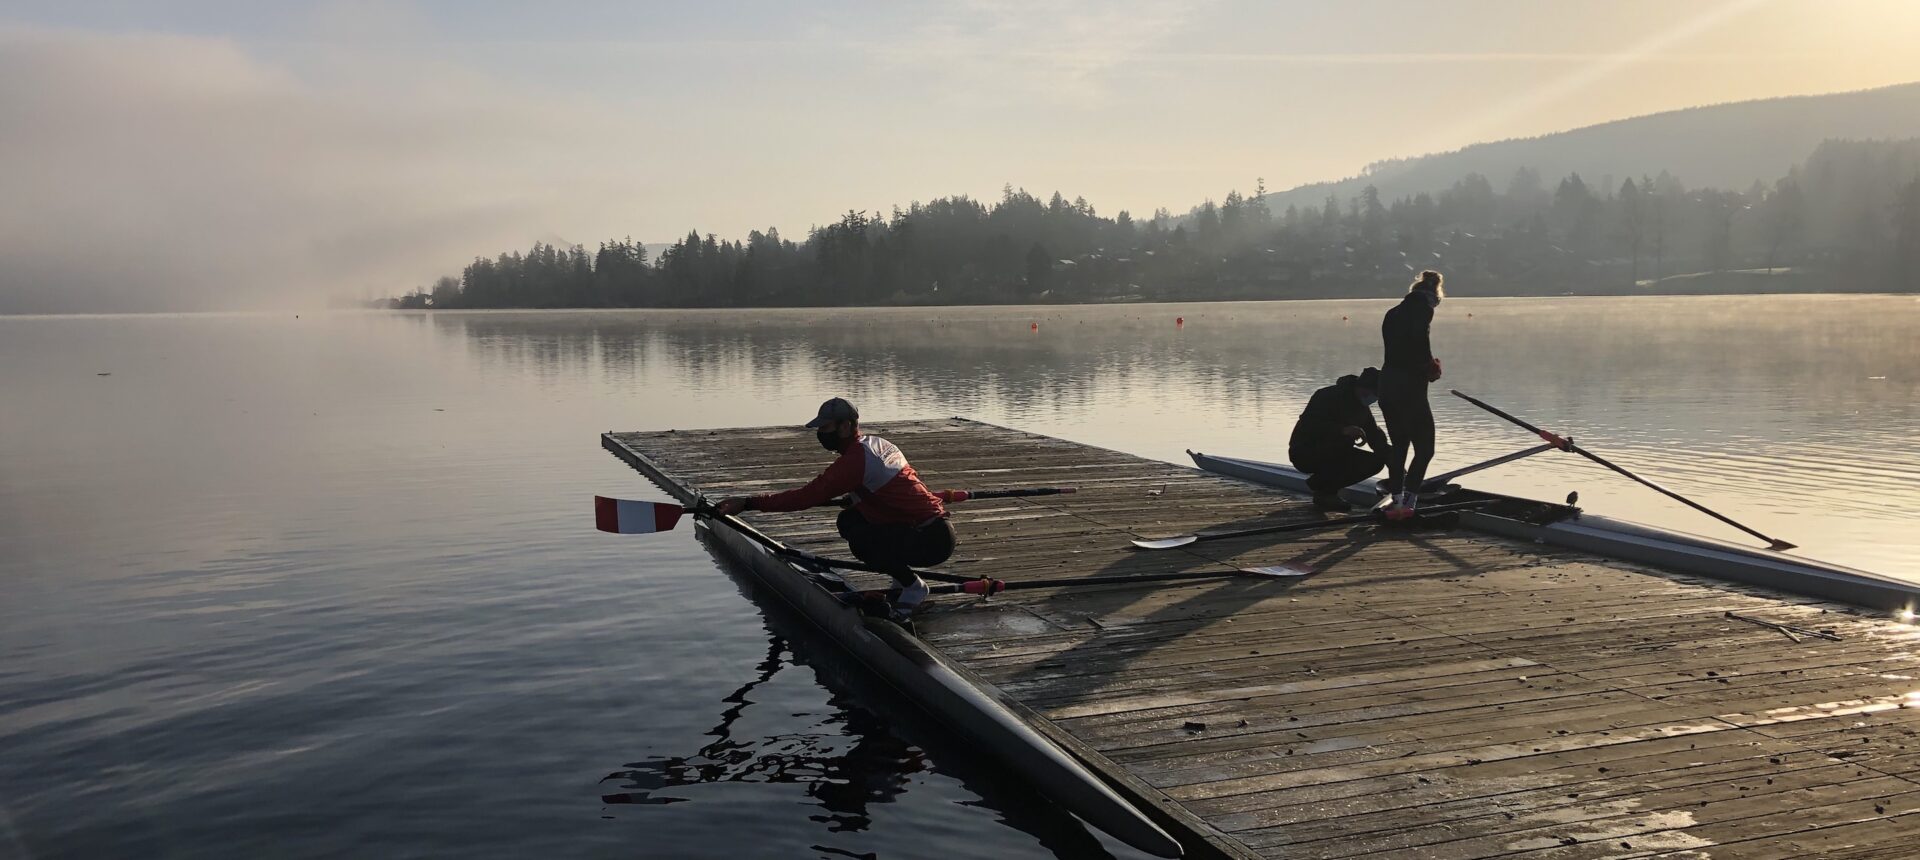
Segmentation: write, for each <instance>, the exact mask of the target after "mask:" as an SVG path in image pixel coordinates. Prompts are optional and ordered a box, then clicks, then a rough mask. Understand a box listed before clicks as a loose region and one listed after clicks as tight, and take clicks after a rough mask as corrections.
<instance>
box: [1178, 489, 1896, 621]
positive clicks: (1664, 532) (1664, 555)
mask: <svg viewBox="0 0 1920 860" xmlns="http://www.w3.org/2000/svg"><path fill="white" fill-rule="evenodd" d="M1187 456H1189V457H1192V458H1193V462H1194V465H1196V466H1199V467H1200V468H1201V469H1204V470H1206V471H1209V472H1213V473H1215V474H1219V475H1226V476H1229V477H1234V478H1240V479H1243V480H1247V481H1252V482H1253V483H1256V484H1263V485H1265V486H1269V487H1278V488H1280V489H1285V490H1292V491H1295V492H1301V493H1306V492H1311V491H1310V490H1309V489H1308V488H1307V478H1306V476H1305V475H1304V474H1301V473H1300V472H1299V471H1296V470H1294V469H1291V468H1289V467H1286V466H1282V465H1280V464H1278V463H1267V462H1262V461H1260V460H1243V459H1239V458H1236V457H1219V456H1215V455H1212V454H1201V453H1197V452H1194V451H1188V452H1187ZM1341 494H1342V495H1343V496H1344V497H1346V498H1347V499H1348V500H1349V501H1358V502H1362V503H1366V502H1371V501H1372V500H1373V498H1374V495H1375V494H1374V492H1373V490H1372V489H1371V488H1369V487H1365V486H1363V485H1358V484H1356V485H1354V486H1352V487H1348V488H1347V489H1345V490H1342V491H1341ZM1462 498H1480V499H1494V500H1501V501H1504V502H1507V503H1510V505H1508V506H1506V507H1503V506H1502V505H1497V504H1496V505H1492V506H1489V507H1488V508H1486V509H1483V510H1469V511H1463V512H1462V513H1461V515H1460V525H1461V526H1463V527H1466V528H1472V529H1477V530H1480V531H1484V532H1490V533H1493V534H1498V535H1505V536H1507V537H1515V538H1520V539H1522V540H1530V541H1538V542H1540V543H1546V544H1552V545H1554V546H1563V547H1567V548H1570V549H1577V550H1582V551H1585V552H1591V553H1594V554H1596V555H1604V556H1610V557H1612V558H1618V559H1624V560H1626V561H1635V562H1641V563H1643V564H1651V565H1654V566H1656V567H1661V568H1664V569H1667V570H1677V571H1682V572H1686V573H1695V574H1700V575H1702V576H1710V577H1714V578H1716V579H1726V580H1732V581H1735V582H1744V583H1750V584H1753V585H1761V586H1766V587H1768V588H1773V589H1778V590H1780V591H1787V592H1792V593H1794V594H1804V595H1808V596H1812V597H1819V598H1824V599H1827V600H1837V601H1840V602H1843V603H1851V604H1854V605H1856V606H1864V607H1869V608H1872V609H1883V610H1887V611H1889V612H1911V611H1914V610H1915V609H1920V585H1915V584H1913V583H1908V582H1903V581H1901V580H1898V579H1894V578H1893V577H1890V576H1885V575H1883V574H1878V573H1872V572H1869V571H1864V570H1856V569H1854V568H1851V567H1844V566H1841V565H1837V564H1830V563H1828V562H1824V561H1818V560H1815V559H1810V558H1800V557H1797V556H1790V555H1786V554H1784V553H1781V552H1777V551H1774V550H1763V549H1754V548H1751V547H1745V546H1741V545H1739V544H1734V543H1728V542H1726V541H1723V540H1717V539H1715V538H1710V537H1705V536H1702V535H1694V534H1687V533H1686V532H1677V531H1670V530H1668V529H1663V528H1656V527H1654V526H1649V525H1642V524H1640V523H1635V522H1628V521H1626V520H1616V519H1612V518H1610V517H1602V516H1596V515H1594V514H1588V513H1583V512H1581V511H1579V510H1578V509H1577V508H1571V507H1567V506H1564V505H1552V504H1550V503H1547V502H1539V501H1534V500H1532V499H1522V498H1518V497H1514V496H1502V495H1499V494H1496V493H1485V492H1478V491H1474V490H1462V491H1460V492H1458V493H1455V494H1453V495H1451V496H1449V497H1448V500H1449V501H1453V500H1456V499H1462ZM1516 507H1530V509H1531V510H1535V511H1537V510H1540V509H1558V512H1559V513H1560V516H1556V517H1547V518H1540V517H1531V516H1517V515H1513V514H1511V512H1510V510H1509V509H1510V508H1516Z"/></svg>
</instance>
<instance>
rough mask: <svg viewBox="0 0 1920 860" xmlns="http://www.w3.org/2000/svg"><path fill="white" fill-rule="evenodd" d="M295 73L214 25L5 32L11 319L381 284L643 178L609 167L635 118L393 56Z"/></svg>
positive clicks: (315, 295)
mask: <svg viewBox="0 0 1920 860" xmlns="http://www.w3.org/2000/svg"><path fill="white" fill-rule="evenodd" d="M356 60H357V61H356ZM294 68H295V66H294V64H292V63H281V64H278V65H276V64H270V63H266V62H263V61H261V60H260V59H259V58H258V57H256V56H254V55H252V54H250V53H248V52H247V51H245V50H243V49H241V48H240V47H239V46H238V45H237V44H235V43H233V42H231V41H228V40H224V39H218V38H205V37H189V36H173V35H158V34H142V35H103V34H95V33H80V32H72V31H56V30H37V29H20V28H14V29H0V192H3V193H4V195H5V198H6V204H5V205H4V206H0V312H70V311H92V310H179V309H203V308H231V307H263V306H283V305H288V304H306V305H309V306H311V305H313V304H317V303H318V302H320V301H322V300H323V299H324V298H325V297H329V296H349V297H355V298H357V297H360V296H363V295H366V294H368V293H372V294H376V295H387V294H391V293H393V292H395V291H397V290H399V289H404V288H405V287H408V286H411V285H413V284H418V283H423V282H425V281H426V280H429V279H430V278H431V277H433V276H434V275H436V274H439V273H443V272H445V271H447V270H448V269H450V268H453V267H455V266H457V265H458V264H459V262H460V261H462V260H465V259H469V258H470V257H471V256H472V255H473V254H474V253H476V252H488V253H490V252H492V251H495V250H498V249H500V248H507V247H518V246H522V245H524V244H526V243H527V242H528V241H529V240H530V237H532V236H534V235H541V234H549V233H558V234H560V235H576V234H579V233H582V232H585V231H587V230H588V227H587V225H589V224H599V223H604V222H606V221H609V220H612V212H613V211H614V210H615V209H616V208H617V207H618V206H619V205H620V200H621V199H622V198H623V197H624V196H626V195H629V194H631V193H633V192H634V191H635V189H634V188H633V187H632V182H631V181H626V182H620V181H609V180H608V179H606V178H605V177H604V176H600V175H597V172H599V171H597V168H604V166H605V165H607V164H609V163H610V162H616V161H619V160H621V159H626V158H631V157H633V155H634V154H635V153H634V150H633V148H631V146H632V143H633V141H635V140H637V139H643V138H644V137H645V132H646V130H645V128H644V125H643V120H641V119H640V118H638V117H631V118H629V117H622V116H619V115H617V114H614V113H613V112H608V111H596V110H582V109H581V107H582V106H581V105H578V104H568V103H565V102H564V101H562V100H556V99H554V98H552V97H550V96H545V95H542V96H535V95H533V94H531V93H521V92H516V91H514V89H513V88H512V87H508V86H502V85H501V84H500V82H498V81H493V80H489V79H486V78H485V77H483V76H479V75H476V74H474V73H473V72H471V71H469V70H466V69H462V68H459V67H456V66H447V65H436V64H433V63H431V62H425V61H422V62H415V63H407V62H402V61H397V60H395V59H393V58H392V57H391V56H387V57H386V58H384V59H383V58H382V57H381V56H372V55H369V56H365V57H360V58H354V57H352V56H350V55H339V54H335V55H330V56H329V58H328V59H327V60H326V61H324V62H314V63H310V64H308V65H307V66H306V67H304V68H301V69H300V71H299V72H296V71H294ZM593 235H594V238H599V237H598V235H597V232H596V233H594V234H593Z"/></svg>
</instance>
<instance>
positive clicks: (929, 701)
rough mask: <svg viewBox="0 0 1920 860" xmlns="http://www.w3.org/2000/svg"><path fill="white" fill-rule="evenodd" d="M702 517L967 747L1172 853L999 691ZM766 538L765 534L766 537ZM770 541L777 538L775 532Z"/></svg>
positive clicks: (660, 480)
mask: <svg viewBox="0 0 1920 860" xmlns="http://www.w3.org/2000/svg"><path fill="white" fill-rule="evenodd" d="M601 439H602V445H603V446H604V447H605V448H606V449H607V450H609V451H611V452H613V453H614V454H615V455H616V456H618V457H620V458H621V459H622V460H625V461H626V462H627V463H628V464H630V465H632V466H633V467H634V468H635V469H637V470H639V471H640V472H641V473H642V474H644V475H646V476H647V477H648V478H649V479H651V480H652V481H653V482H654V483H655V484H658V485H659V486H660V487H661V488H662V489H664V490H666V491H667V492H668V493H669V494H671V495H673V496H674V497H675V498H677V499H679V500H680V501H681V502H682V503H683V504H689V505H691V504H694V503H695V502H696V501H697V500H698V493H696V492H695V491H694V490H693V489H692V488H691V487H689V486H687V485H685V484H683V483H680V482H679V481H677V480H675V479H674V478H673V476H671V475H670V474H668V473H667V472H666V471H665V470H663V469H661V468H660V467H658V466H657V465H655V464H654V463H653V462H652V461H650V460H649V459H647V458H646V457H645V456H644V455H642V454H640V453H639V452H638V451H635V450H633V449H631V448H629V447H627V446H626V445H624V444H622V443H621V442H620V441H619V440H618V439H617V438H615V436H614V435H613V434H611V433H609V434H606V435H604V436H602V437H601ZM700 524H701V525H702V526H703V527H706V528H707V532H706V533H707V534H708V535H709V536H710V538H711V539H712V540H713V541H714V542H715V543H716V544H718V545H719V546H720V547H721V548H722V549H724V550H725V551H726V553H727V554H728V555H730V556H732V557H734V558H735V559H738V560H739V561H741V562H742V563H744V565H745V566H746V569H747V570H748V571H749V572H750V573H751V574H752V575H753V576H754V578H755V579H756V580H758V581H759V582H760V583H762V584H764V585H765V586H767V587H768V588H769V589H771V590H772V591H773V592H774V593H775V594H778V595H780V598H781V599H782V600H784V601H786V602H787V604H788V605H790V606H792V607H793V608H794V609H795V610H797V611H798V612H799V613H800V614H801V615H802V616H804V617H806V618H807V620H808V621H811V622H812V623H813V624H814V626H816V627H818V628H820V630H822V631H824V632H825V633H826V634H827V635H828V636H829V637H831V638H832V639H833V640H834V641H835V642H837V643H839V645H840V646H841V647H842V648H845V649H846V650H847V651H848V652H849V653H851V654H852V655H853V656H854V657H855V658H857V659H858V660H859V661H860V662H861V663H862V664H864V665H866V666H867V667H868V668H869V669H871V670H873V671H874V672H875V673H877V674H879V675H880V677H882V678H884V679H886V681H887V683H888V684H890V685H892V686H893V688H894V689H896V690H899V691H900V692H901V693H903V694H905V695H906V696H907V698H909V699H911V700H912V701H913V702H914V703H915V704H917V705H919V706H920V707H921V708H923V709H925V710H926V711H927V712H928V713H930V714H932V715H933V716H934V717H935V718H937V719H939V720H940V721H941V722H943V723H945V724H946V725H947V726H948V727H949V728H951V729H953V730H955V731H957V732H959V733H960V734H961V735H962V736H963V737H965V738H966V739H967V741H968V742H969V743H970V744H971V745H972V747H973V748H974V749H976V750H979V751H980V752H983V753H986V754H988V755H991V756H993V757H994V758H995V759H997V760H998V761H999V762H1000V763H1001V764H1003V765H1005V766H1006V767H1007V768H1009V769H1011V770H1012V771H1014V772H1015V773H1018V774H1019V775H1020V776H1021V777H1022V778H1023V779H1025V780H1026V782H1027V783H1028V784H1029V785H1031V786H1032V787H1033V788H1034V789H1035V790H1036V791H1038V792H1040V793H1041V794H1042V795H1044V796H1046V797H1047V799H1049V800H1051V801H1053V802H1054V803H1055V804H1057V805H1058V806H1060V807H1062V808H1064V809H1066V810H1067V811H1069V812H1072V813H1073V814H1075V815H1077V816H1079V817H1080V818H1081V819H1082V820H1083V821H1085V822H1087V823H1088V824H1090V825H1093V826H1094V827H1097V828H1099V829H1100V830H1102V831H1105V832H1106V833H1108V834H1110V835H1112V836H1113V837H1114V838H1116V839H1119V840H1120V841H1122V842H1125V843H1127V844H1128V845H1131V846H1133V847H1135V848H1138V849H1140V850H1142V851H1146V852H1148V853H1151V854H1154V855H1156V856H1160V857H1179V856H1181V855H1182V853H1183V850H1182V848H1181V846H1180V843H1179V842H1178V841H1176V840H1175V839H1174V838H1173V837H1172V836H1169V835H1167V832H1166V831H1165V830H1162V829H1160V827H1159V825H1157V824H1155V823H1153V822H1152V821H1151V820H1149V819H1148V818H1147V817H1146V816H1145V815H1144V814H1143V813H1141V811H1140V810H1139V809H1138V808H1136V807H1134V806H1133V805H1132V804H1130V803H1128V802H1127V801H1126V800H1125V799H1123V798H1122V797H1120V795H1118V794H1117V793H1115V792H1114V790H1113V789H1112V788H1111V787H1109V786H1108V785H1107V784H1106V783H1105V782H1103V781H1101V779H1100V778H1099V777H1098V776H1096V775H1095V774H1094V773H1093V772H1092V771H1090V770H1088V769H1087V767H1086V766H1085V765H1083V764H1081V763H1080V761H1079V760H1078V759H1075V758H1073V757H1072V756H1071V755H1069V754H1068V753H1067V752H1066V751H1065V750H1063V749H1062V748H1061V747H1060V746H1058V745H1057V744H1055V743H1053V742H1052V741H1050V740H1048V739H1047V738H1046V737H1045V736H1043V735H1041V734H1040V733H1039V732H1038V731H1036V730H1035V729H1034V727H1033V726H1031V725H1029V724H1028V723H1027V722H1026V721H1025V720H1023V719H1022V718H1021V717H1020V716H1018V715H1017V714H1016V712H1015V711H1014V710H1013V709H1012V708H1009V707H1008V706H1007V705H1006V704H1004V703H1003V702H1002V701H1001V697H1002V695H1003V694H1001V693H1000V692H999V691H998V690H995V689H993V688H992V687H991V686H990V685H986V684H984V683H979V684H976V683H975V682H974V681H972V680H970V679H969V677H968V674H967V673H966V671H965V670H964V669H961V668H959V667H956V666H955V665H953V664H951V663H949V662H948V661H947V660H946V659H944V658H943V657H941V656H940V655H939V654H938V653H936V652H935V651H933V650H932V649H931V648H928V647H927V646H926V645H925V643H923V642H921V641H920V640H919V639H918V638H916V637H914V636H913V635H912V634H910V633H908V632H906V631H905V630H902V629H901V628H900V627H898V626H896V625H894V624H893V623H891V622H888V621H883V620H879V619H875V618H870V617H868V616H867V615H865V614H863V613H861V612H860V611H859V610H858V609H855V608H853V607H852V606H849V605H848V604H846V603H844V602H842V601H841V599H840V597H839V596H838V594H837V593H836V591H835V590H831V589H833V588H834V586H835V584H836V582H837V577H836V575H835V574H834V573H833V572H832V571H819V570H808V569H806V568H804V567H802V566H800V565H799V564H797V563H795V562H793V561H790V560H788V559H784V558H781V557H780V556H777V555H775V554H774V553H773V552H772V551H770V550H769V549H767V548H766V547H765V546H763V545H762V544H760V543H756V542H755V541H753V540H751V539H749V538H748V537H746V535H745V534H744V533H743V531H741V530H740V529H750V527H748V526H745V524H744V523H740V524H738V526H739V528H713V527H712V524H711V523H710V522H709V521H708V519H707V518H705V517H703V518H701V520H700ZM767 540H769V541H770V539H767ZM776 543H777V542H776Z"/></svg>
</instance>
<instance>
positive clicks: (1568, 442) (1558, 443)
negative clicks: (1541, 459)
mask: <svg viewBox="0 0 1920 860" xmlns="http://www.w3.org/2000/svg"><path fill="white" fill-rule="evenodd" d="M1449 392H1450V393H1451V394H1452V395H1453V396H1455V397H1458V398H1460V399H1461V400H1465V401H1467V402H1468V403H1471V404H1473V405H1475V406H1478V407H1480V408H1481V409H1485V410H1487V411H1488V412H1491V413H1493V414H1495V415H1497V416H1499V417H1501V418H1505V419H1507V420H1508V421H1511V422H1513V423H1514V424H1516V425H1518V426H1520V427H1522V428H1525V429H1526V430H1527V431H1529V432H1531V433H1533V434H1534V435H1536V436H1539V437H1540V438H1541V439H1544V440H1546V442H1547V444H1549V445H1552V446H1553V447H1555V448H1559V449H1560V450H1562V451H1572V452H1573V453H1575V454H1579V455H1580V456H1582V457H1585V458H1587V459H1589V460H1592V461H1594V462H1595V463H1599V464H1600V465H1602V466H1605V467H1607V468H1609V469H1612V470H1613V471H1615V472H1619V473H1620V474H1622V475H1625V476H1627V477H1629V478H1632V479H1633V480H1635V481H1638V482H1640V484H1641V485H1642V486H1645V487H1647V488H1648V489H1650V490H1653V491H1654V492H1656V493H1659V494H1661V495H1663V496H1666V497H1667V498H1669V499H1672V500H1674V501H1676V502H1679V503H1681V504H1683V505H1686V506H1687V507H1689V508H1692V509H1694V510H1696V511H1699V512H1700V513H1703V514H1706V515H1707V516H1710V517H1713V518H1714V519H1716V520H1719V521H1721V522H1723V523H1726V524H1727V525H1730V526H1733V527H1734V528H1736V529H1739V530H1741V531H1743V532H1746V533H1747V534H1750V535H1753V536H1754V537H1757V538H1759V539H1761V540H1763V541H1766V542H1767V544H1768V547H1767V548H1768V549H1772V550H1786V549H1793V548H1794V546H1795V545H1794V544H1790V543H1787V542H1786V541H1783V540H1781V539H1779V538H1775V537H1768V536H1767V535H1764V534H1761V533H1760V532H1758V531H1756V530H1754V529H1750V528H1747V527H1746V526H1743V525H1741V524H1739V523H1737V522H1734V521H1733V519H1732V518H1730V517H1728V516H1726V515H1724V514H1721V513H1720V512H1718V511H1715V510H1713V509H1712V508H1709V507H1707V506H1706V505H1702V504H1700V503H1699V502H1696V501H1694V500H1692V499H1689V498H1687V497H1686V496H1683V495H1680V494H1679V493H1676V492H1674V491H1672V490H1669V489H1667V488H1666V487H1662V486H1660V485H1659V484H1656V483H1654V482H1652V481H1649V480H1647V479H1646V478H1642V477H1640V476H1639V475H1636V474H1634V473H1632V472H1629V471H1627V470H1626V469H1623V468H1621V467H1620V466H1617V465H1615V464H1613V463H1611V462H1608V461H1607V458H1605V457H1602V456H1600V455H1599V454H1595V453H1593V452H1592V451H1589V450H1587V449H1585V448H1582V447H1580V446H1579V445H1575V444H1573V440H1572V439H1567V438H1563V437H1561V436H1558V435H1555V434H1553V433H1549V432H1547V431H1545V430H1542V429H1540V428H1538V427H1535V426H1533V425H1532V424H1528V423H1527V422H1525V421H1522V420H1520V419H1518V418H1515V417H1513V416H1512V415H1508V414H1507V413H1505V412H1502V411H1500V409H1498V408H1497V407H1494V406H1493V405H1491V404H1489V403H1487V402H1486V401H1484V400H1481V399H1479V398H1477V397H1473V396H1471V395H1468V394H1462V393H1460V392H1459V391H1454V390H1451V389H1449Z"/></svg>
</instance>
